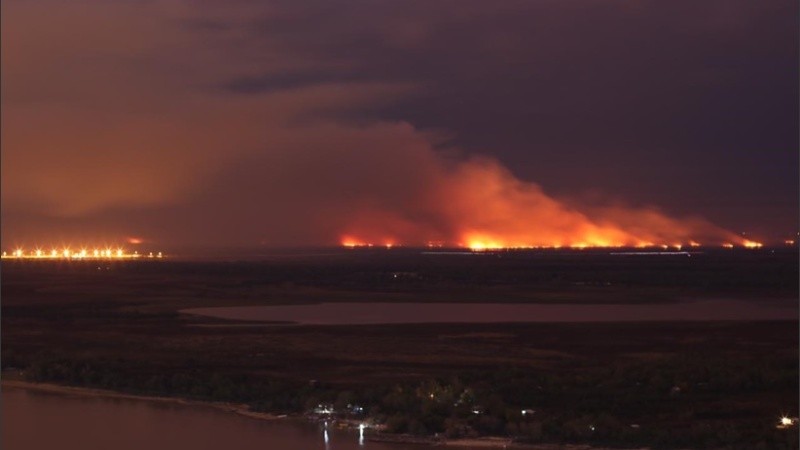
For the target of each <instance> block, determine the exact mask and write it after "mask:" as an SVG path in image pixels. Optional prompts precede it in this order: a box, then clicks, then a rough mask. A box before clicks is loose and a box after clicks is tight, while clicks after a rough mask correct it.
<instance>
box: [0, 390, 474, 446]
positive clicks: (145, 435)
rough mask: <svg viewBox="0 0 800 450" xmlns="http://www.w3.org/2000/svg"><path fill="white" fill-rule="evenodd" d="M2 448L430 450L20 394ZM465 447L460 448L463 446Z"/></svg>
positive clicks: (8, 411)
mask: <svg viewBox="0 0 800 450" xmlns="http://www.w3.org/2000/svg"><path fill="white" fill-rule="evenodd" d="M0 443H2V446H0V447H1V448H3V449H12V450H41V449H65V450H66V449H80V450H108V449H115V450H143V449H147V450H175V449H181V448H187V449H192V450H219V449H226V448H230V449H237V450H250V449H253V450H256V449H258V450H264V449H280V450H314V449H320V450H323V449H324V450H356V449H361V450H425V449H426V448H429V447H427V446H420V445H398V444H386V443H379V442H370V441H364V439H363V435H360V433H359V431H358V430H350V431H345V430H338V429H335V428H334V427H333V426H332V425H324V424H315V423H309V422H305V421H303V420H291V419H290V420H272V421H266V420H256V419H251V418H247V417H243V416H238V415H236V414H232V413H226V412H223V411H219V410H216V409H213V408H206V407H200V406H186V405H179V404H174V403H162V402H152V401H145V400H129V399H116V398H102V397H87V396H79V395H63V394H51V393H43V392H38V391H31V390H26V389H19V388H8V387H3V390H2V440H1V441H0ZM462 448H463V447H462Z"/></svg>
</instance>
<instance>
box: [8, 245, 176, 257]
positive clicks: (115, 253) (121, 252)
mask: <svg viewBox="0 0 800 450" xmlns="http://www.w3.org/2000/svg"><path fill="white" fill-rule="evenodd" d="M2 258H3V259H26V260H27V259H39V260H109V259H110V260H126V259H139V258H142V259H161V258H164V254H163V253H162V252H148V253H139V252H138V251H133V252H131V251H129V250H127V249H125V248H123V247H113V248H112V247H105V248H94V249H92V250H89V249H87V248H80V249H78V250H73V249H71V248H69V247H62V248H55V247H53V248H51V249H50V250H44V249H43V248H42V247H37V248H35V249H34V250H25V249H23V248H21V247H19V248H16V249H15V250H13V251H11V252H5V251H4V252H3V254H2Z"/></svg>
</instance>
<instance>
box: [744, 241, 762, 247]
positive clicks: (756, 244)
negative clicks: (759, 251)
mask: <svg viewBox="0 0 800 450" xmlns="http://www.w3.org/2000/svg"><path fill="white" fill-rule="evenodd" d="M742 245H744V246H745V247H747V248H761V247H762V246H763V244H762V243H761V242H755V241H744V243H742Z"/></svg>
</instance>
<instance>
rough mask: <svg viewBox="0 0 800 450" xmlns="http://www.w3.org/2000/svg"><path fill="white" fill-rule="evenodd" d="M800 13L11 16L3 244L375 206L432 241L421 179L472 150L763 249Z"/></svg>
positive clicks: (494, 10) (793, 99) (781, 172)
mask: <svg viewBox="0 0 800 450" xmlns="http://www.w3.org/2000/svg"><path fill="white" fill-rule="evenodd" d="M797 8H798V7H797V5H796V3H795V2H790V1H779V2H749V1H748V2H745V1H706V2H638V1H637V2H633V1H619V2H578V1H542V2H531V1H520V2H512V1H504V2H484V1H458V2H344V1H337V2H330V1H318V2H313V1H309V2H291V1H284V2H280V1H278V2H198V3H191V4H184V3H160V2H152V3H146V4H137V3H124V4H108V3H102V2H96V3H93V2H85V3H80V4H66V3H60V2H55V3H52V4H44V5H40V6H36V5H30V4H25V3H24V2H5V3H4V10H3V13H4V14H3V67H4V77H3V98H4V102H3V116H4V127H3V144H4V148H3V169H2V170H3V222H4V224H3V225H4V226H3V235H4V237H9V236H11V235H12V232H15V233H17V234H19V233H22V230H25V229H34V225H36V224H38V225H37V226H39V228H42V229H46V228H47V226H45V225H42V223H49V224H52V225H53V226H54V228H59V226H60V225H59V224H61V225H63V226H67V225H65V224H67V223H71V224H83V225H82V226H83V227H84V229H86V228H96V229H105V230H107V229H112V228H113V229H119V230H120V232H125V233H127V232H128V228H137V229H140V230H144V231H142V232H143V233H148V234H152V235H154V236H158V237H159V238H160V239H163V240H179V239H185V240H186V241H187V242H188V243H191V242H194V243H197V242H202V241H209V240H212V239H217V240H226V241H235V240H237V239H239V240H240V242H242V243H252V242H254V241H256V240H258V241H266V242H272V243H274V242H286V241H291V242H293V243H302V242H328V240H329V239H330V238H331V236H332V235H334V234H335V233H336V230H338V229H340V227H341V226H342V224H341V223H342V222H344V221H345V220H344V217H347V215H348V214H351V215H357V214H358V211H360V210H361V209H363V208H367V207H373V208H378V209H381V210H395V211H399V212H398V214H399V215H400V216H401V217H400V218H397V217H395V218H394V219H397V221H399V222H403V223H405V224H406V225H405V227H406V228H413V227H414V223H416V222H419V223H427V224H434V225H432V228H433V229H446V228H447V224H441V223H437V222H438V221H442V218H441V217H436V216H435V215H431V214H430V213H429V212H428V210H427V209H425V208H420V207H419V205H418V204H419V198H420V197H421V196H423V197H424V190H425V189H426V188H427V186H426V183H430V180H429V179H428V178H426V177H425V176H423V175H420V176H417V175H416V174H418V173H419V172H423V173H424V172H426V171H433V172H437V171H439V170H440V167H448V166H453V165H456V166H457V164H458V161H463V160H464V159H465V156H464V155H465V154H481V155H488V156H492V157H495V158H497V159H498V160H499V161H500V162H502V163H504V164H505V165H507V166H508V167H511V169H512V171H513V174H514V175H516V176H517V177H519V178H521V179H523V180H532V181H537V182H540V183H541V184H542V185H543V186H544V188H545V189H546V191H547V192H552V193H556V194H558V195H560V196H562V197H568V198H570V199H572V201H573V202H575V203H576V204H578V203H583V204H585V203H586V200H587V199H591V198H594V197H590V196H589V194H591V193H593V192H598V191H599V192H602V197H603V198H609V197H610V198H612V199H623V200H625V201H627V202H633V203H636V204H658V205H661V206H662V207H663V208H665V209H666V210H668V211H671V212H674V213H677V214H679V215H688V214H700V215H703V216H705V217H707V218H710V219H712V220H713V221H715V222H717V223H720V224H721V225H723V226H729V227H735V228H737V229H738V228H742V229H746V230H754V231H758V232H762V233H764V234H765V235H767V236H769V237H777V236H779V235H783V234H786V233H789V232H792V231H794V230H795V229H796V227H797V203H798V199H797V195H798V194H797V180H798V144H797V135H798V130H797V123H798V113H797V97H798V89H797V81H796V80H797V79H798V70H797V54H798V48H797V41H798V39H797V38H798V36H797V24H796V20H795V19H796V17H797ZM9 127H10V128H9ZM430 129H434V130H438V131H437V132H436V133H430V132H421V131H420V130H430ZM9 130H10V131H9ZM397 142H399V144H398V143H397ZM342 152H344V153H342ZM442 152H445V153H447V155H448V156H446V157H444V158H442V156H441V155H442ZM459 155H461V156H459ZM420 168H423V169H420ZM315 180H318V181H315ZM388 180H395V181H394V182H392V183H390V182H389V181H388ZM315 183H316V184H315ZM314 186H317V187H314ZM318 186H323V188H319V187H318ZM376 204H377V205H376ZM134 211H135V214H134V213H133V212H134ZM754 212H755V214H754ZM133 216H135V217H136V218H135V219H133V218H132V217H133ZM387 220H388V219H387ZM59 221H60V222H59ZM75 227H76V228H80V227H78V226H77V225H75ZM189 229H192V230H193V231H192V232H187V231H186V230H189ZM133 231H135V230H133ZM737 231H738V230H737ZM234 236H235V238H234Z"/></svg>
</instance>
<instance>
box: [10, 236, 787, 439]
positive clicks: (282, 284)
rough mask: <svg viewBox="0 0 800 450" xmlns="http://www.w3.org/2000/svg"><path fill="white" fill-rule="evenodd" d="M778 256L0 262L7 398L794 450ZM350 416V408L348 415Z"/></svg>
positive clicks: (462, 432)
mask: <svg viewBox="0 0 800 450" xmlns="http://www.w3.org/2000/svg"><path fill="white" fill-rule="evenodd" d="M718 299H730V300H735V301H738V302H747V303H752V304H758V305H767V304H769V305H779V306H782V307H784V308H786V307H788V308H794V311H795V314H794V315H793V316H794V318H791V317H790V318H788V320H717V321H705V320H669V321H658V320H655V321H652V320H651V321H643V322H636V321H627V322H615V321H614V320H613V317H611V318H609V319H610V320H609V321H604V322H591V323H585V322H581V323H578V322H546V323H544V322H539V323H524V322H517V323H416V324H399V323H393V324H368V325H313V324H304V325H297V324H293V323H290V322H286V321H279V322H270V321H256V320H235V321H232V320H224V319H221V318H214V317H206V316H199V315H194V314H186V313H184V312H181V311H183V310H186V309H191V308H213V307H235V306H270V305H284V306H285V305H302V304H315V303H334V304H335V303H343V304H348V305H352V304H354V303H452V304H453V305H454V308H458V307H459V305H463V304H465V303H481V304H486V303H514V304H517V303H537V304H548V305H568V304H583V305H595V304H608V305H624V304H628V305H636V306H641V305H644V304H653V305H662V304H687V303H691V302H693V301H698V300H718ZM797 302H798V254H797V249H796V248H794V249H780V250H775V251H772V250H757V251H745V250H736V251H713V250H709V251H704V252H697V253H693V254H691V256H689V255H670V256H663V255H662V256H658V255H651V256H642V255H638V256H632V255H612V254H610V253H609V252H608V251H604V252H600V251H560V252H557V251H550V252H534V251H519V252H486V253H480V254H473V253H454V254H448V253H438V252H437V253H429V252H425V251H420V250H412V249H392V250H386V249H353V250H340V249H327V250H314V251H310V250H304V251H302V252H297V251H295V252H292V251H286V252H275V253H272V254H268V255H260V256H258V257H252V258H242V259H239V260H236V259H230V260H225V259H221V260H216V261H200V260H190V259H180V258H178V257H174V258H173V257H168V258H166V259H164V260H159V261H125V262H97V261H69V262H64V261H59V262H45V261H42V262H37V261H4V262H3V265H2V367H3V377H4V378H6V379H15V378H16V379H24V380H26V381H33V382H49V383H56V384H66V385H71V386H85V387H93V388H103V389H110V390H115V391H121V392H127V393H133V394H141V395H158V396H175V397H182V398H190V399H194V400H207V401H226V402H237V403H245V404H247V405H249V406H250V408H251V409H252V410H254V411H265V412H273V413H280V414H290V415H302V414H306V415H309V414H313V411H314V409H315V408H319V406H320V405H325V407H326V408H329V409H331V410H333V411H335V412H334V413H332V416H333V417H336V418H340V419H354V418H355V419H358V420H363V421H368V422H369V423H371V424H375V425H380V427H381V429H382V433H383V434H399V435H414V436H421V437H430V436H442V437H448V438H464V437H475V436H505V437H510V438H513V439H514V440H516V441H518V442H521V443H584V444H590V445H604V446H610V447H620V448H624V447H642V446H649V447H653V448H764V449H773V448H786V449H792V448H797V447H798V441H797V428H796V425H795V426H794V428H793V429H792V428H789V429H778V428H777V427H776V424H777V423H778V419H779V418H780V417H781V416H797V411H798V393H799V392H798V321H797V314H796V311H797V309H796V308H797ZM359 408H360V409H359Z"/></svg>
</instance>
